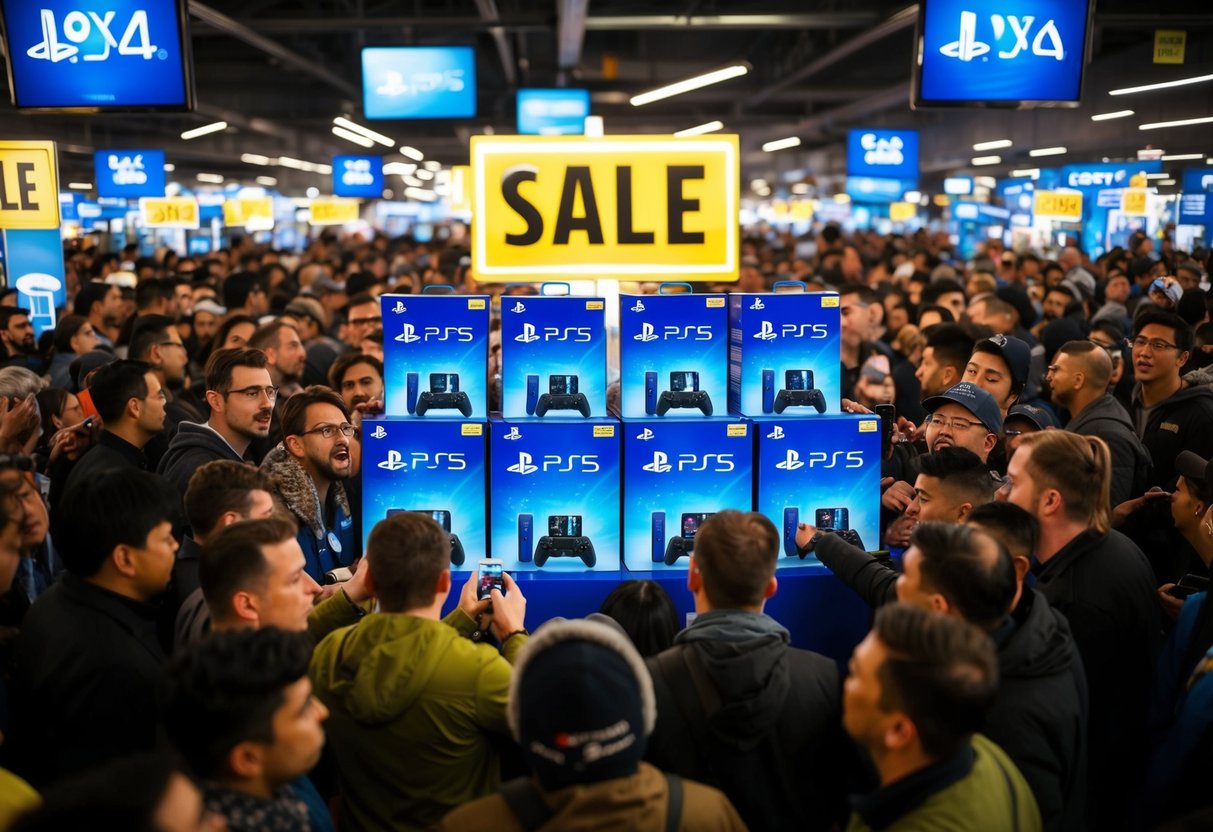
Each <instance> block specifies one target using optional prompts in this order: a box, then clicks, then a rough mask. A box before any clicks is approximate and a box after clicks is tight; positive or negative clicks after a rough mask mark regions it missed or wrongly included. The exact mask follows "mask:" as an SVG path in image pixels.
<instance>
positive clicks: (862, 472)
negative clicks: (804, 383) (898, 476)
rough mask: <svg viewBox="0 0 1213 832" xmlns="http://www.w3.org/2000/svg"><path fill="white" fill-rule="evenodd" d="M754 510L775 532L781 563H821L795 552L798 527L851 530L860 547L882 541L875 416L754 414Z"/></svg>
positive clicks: (871, 547)
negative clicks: (806, 525)
mask: <svg viewBox="0 0 1213 832" xmlns="http://www.w3.org/2000/svg"><path fill="white" fill-rule="evenodd" d="M753 429H754V432H755V435H756V437H757V441H758V459H757V461H756V462H755V468H756V474H755V485H756V488H755V495H756V500H757V509H758V511H760V512H762V513H763V514H765V515H766V516H767V517H768V518H769V519H770V520H771V522H772V523H774V524H775V528H776V529H778V530H779V533H780V538H781V540H782V541H783V545H782V547H781V552H780V558H779V567H780V568H790V567H813V566H816V567H819V568H824V567H823V566H822V564H821V561H819V560H818V559H817V558H816V557H815V556H814V555H812V554H809V555H807V556H805V558H803V559H801V558H800V557H799V556H798V554H797V552H796V528H797V526H798V525H799V524H800V523H808V524H809V525H811V526H815V527H817V528H819V529H824V528H832V529H835V530H837V531H846V530H851V531H853V532H854V533H855V534H856V535H858V537H859V541H860V542H861V544H862V546H861V548H863V549H865V550H875V549H877V548H879V546H880V462H881V459H880V419H878V418H876V417H875V416H858V415H850V414H844V415H825V416H822V417H821V418H818V419H772V418H764V419H754V420H753Z"/></svg>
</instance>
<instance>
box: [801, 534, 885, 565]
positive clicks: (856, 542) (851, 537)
mask: <svg viewBox="0 0 1213 832" xmlns="http://www.w3.org/2000/svg"><path fill="white" fill-rule="evenodd" d="M825 534H834V535H838V536H839V537H841V538H842V539H843V540H845V541H846V542H847V543H850V544H851V545H852V546H854V547H855V548H856V549H860V550H863V551H867V550H866V549H864V546H863V541H862V540H860V539H859V532H857V531H855V530H854V529H821V530H820V531H818V532H817V534H815V535H813V538H812V539H811V540H810V541H809V545H808V546H806V547H805V548H803V549H797V550H796V554H798V555H799V556H800V559H801V560H804V559H805V557H806V556H807V555H808V554H809V553H810V552H812V551H813V550H814V549H816V548H817V541H819V540H821V536H822V535H825Z"/></svg>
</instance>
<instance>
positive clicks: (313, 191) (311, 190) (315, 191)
mask: <svg viewBox="0 0 1213 832" xmlns="http://www.w3.org/2000/svg"><path fill="white" fill-rule="evenodd" d="M304 193H306V194H307V195H308V196H309V197H310V198H312V199H315V198H316V197H318V196H320V189H319V188H317V187H315V186H313V187H311V188H308V189H307V190H306V191H305V192H304Z"/></svg>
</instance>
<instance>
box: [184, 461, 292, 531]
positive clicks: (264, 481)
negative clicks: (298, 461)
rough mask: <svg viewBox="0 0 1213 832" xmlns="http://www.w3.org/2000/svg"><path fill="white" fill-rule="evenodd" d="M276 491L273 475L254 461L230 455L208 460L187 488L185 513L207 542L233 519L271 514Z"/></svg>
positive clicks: (238, 520) (255, 517) (253, 518)
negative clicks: (249, 463) (226, 457)
mask: <svg viewBox="0 0 1213 832" xmlns="http://www.w3.org/2000/svg"><path fill="white" fill-rule="evenodd" d="M273 491H274V485H273V482H272V481H271V480H270V478H269V477H268V476H267V475H266V474H264V473H262V472H261V471H260V470H259V469H257V468H254V467H252V466H251V465H245V464H244V463H242V462H233V461H232V460H230V459H217V460H214V461H213V462H208V463H206V464H205V465H203V466H202V467H201V468H199V469H198V470H197V471H195V472H194V474H193V476H191V477H190V481H189V486H188V487H187V488H186V489H185V517H186V519H187V520H188V521H189V524H190V529H192V530H193V537H194V539H195V540H197V541H198V542H199V543H203V542H205V541H206V540H207V538H209V537H210V536H211V535H213V534H214V533H215V532H217V531H218V530H219V529H222V528H226V527H227V526H230V525H232V524H233V523H238V522H240V521H241V520H263V519H265V518H266V517H270V516H271V515H272V514H273V513H274V497H273Z"/></svg>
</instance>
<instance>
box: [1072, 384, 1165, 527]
mask: <svg viewBox="0 0 1213 832" xmlns="http://www.w3.org/2000/svg"><path fill="white" fill-rule="evenodd" d="M1066 430H1068V431H1070V432H1071V433H1077V434H1081V435H1082V436H1098V437H1099V438H1100V439H1102V440H1103V441H1104V442H1106V443H1108V450H1109V451H1110V452H1111V454H1112V483H1111V503H1112V506H1113V507H1115V506H1118V505H1120V504H1121V503H1123V502H1124V501H1125V500H1129V499H1132V498H1133V497H1140V496H1141V495H1142V494H1143V493H1144V492H1145V490H1146V488H1148V487H1149V485H1150V478H1151V476H1152V470H1151V469H1152V463H1151V459H1150V452H1149V451H1147V450H1146V447H1145V445H1143V444H1142V443H1141V440H1140V439H1138V438H1137V434H1136V433H1135V432H1134V431H1133V420H1132V419H1131V418H1129V411H1127V410H1125V409H1124V407H1123V406H1122V405H1121V403H1120V402H1118V401H1116V399H1115V397H1113V396H1112V394H1111V393H1105V394H1104V395H1103V396H1101V397H1100V398H1098V399H1096V400H1095V401H1093V402H1091V403H1090V404H1088V405H1087V406H1086V407H1084V408H1083V409H1082V410H1080V411H1079V412H1078V413H1077V414H1075V416H1074V418H1072V419H1071V420H1070V423H1069V424H1067V425H1066Z"/></svg>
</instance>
